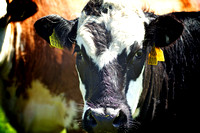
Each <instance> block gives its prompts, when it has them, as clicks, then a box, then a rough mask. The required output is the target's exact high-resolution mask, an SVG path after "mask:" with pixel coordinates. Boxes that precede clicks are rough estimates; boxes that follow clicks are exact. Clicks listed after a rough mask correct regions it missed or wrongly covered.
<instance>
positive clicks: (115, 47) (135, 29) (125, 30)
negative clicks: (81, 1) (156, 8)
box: [76, 0, 148, 69]
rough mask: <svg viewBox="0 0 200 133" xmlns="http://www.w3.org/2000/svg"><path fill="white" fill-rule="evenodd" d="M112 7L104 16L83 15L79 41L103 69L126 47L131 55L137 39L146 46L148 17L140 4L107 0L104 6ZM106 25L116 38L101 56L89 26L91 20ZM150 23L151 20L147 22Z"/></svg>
mask: <svg viewBox="0 0 200 133" xmlns="http://www.w3.org/2000/svg"><path fill="white" fill-rule="evenodd" d="M108 5H109V6H111V7H112V9H109V8H108V12H107V13H103V12H102V13H101V16H87V15H86V14H85V12H83V13H82V15H81V16H80V18H79V25H78V32H77V39H76V40H77V43H78V45H79V46H80V47H81V46H82V45H83V46H84V48H85V50H86V53H87V55H88V56H89V57H91V58H92V60H93V62H94V63H96V65H97V66H98V67H99V69H102V68H103V67H104V66H105V65H106V64H108V63H109V62H111V61H112V60H114V59H116V58H117V56H118V55H120V54H121V52H122V51H123V50H124V49H126V51H127V54H128V53H129V52H130V46H131V45H133V43H134V42H135V41H137V42H138V43H139V45H142V41H143V40H144V34H145V28H144V22H147V19H146V18H145V16H144V13H143V12H142V10H141V9H139V7H138V4H136V5H135V3H134V2H132V1H130V0H127V1H126V0H125V1H117V0H104V2H103V5H102V8H107V7H108ZM93 22H95V23H98V24H102V23H103V24H105V28H106V29H107V30H108V31H110V33H111V38H112V41H111V42H110V46H109V48H107V49H106V50H105V51H104V52H103V53H102V54H101V55H99V56H97V55H96V51H97V48H96V46H95V44H94V41H93V38H94V37H93V35H92V34H91V33H90V32H89V30H88V28H87V27H86V26H85V25H87V24H88V23H93ZM147 23H148V22H147Z"/></svg>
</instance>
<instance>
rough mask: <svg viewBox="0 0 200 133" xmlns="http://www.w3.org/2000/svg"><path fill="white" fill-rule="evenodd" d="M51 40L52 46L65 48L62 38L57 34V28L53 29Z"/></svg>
mask: <svg viewBox="0 0 200 133" xmlns="http://www.w3.org/2000/svg"><path fill="white" fill-rule="evenodd" d="M49 40H50V44H51V45H50V47H55V48H59V49H63V46H62V45H61V43H60V40H59V39H58V37H57V36H56V33H55V30H53V33H52V35H51V36H49Z"/></svg>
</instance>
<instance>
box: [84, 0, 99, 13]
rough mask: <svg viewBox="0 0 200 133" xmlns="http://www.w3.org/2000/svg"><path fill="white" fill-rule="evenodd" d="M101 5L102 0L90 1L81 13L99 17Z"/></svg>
mask: <svg viewBox="0 0 200 133" xmlns="http://www.w3.org/2000/svg"><path fill="white" fill-rule="evenodd" d="M102 3H103V0H90V1H89V2H88V3H87V5H86V6H85V7H84V9H83V11H84V12H85V13H86V15H93V16H100V15H101V5H102Z"/></svg>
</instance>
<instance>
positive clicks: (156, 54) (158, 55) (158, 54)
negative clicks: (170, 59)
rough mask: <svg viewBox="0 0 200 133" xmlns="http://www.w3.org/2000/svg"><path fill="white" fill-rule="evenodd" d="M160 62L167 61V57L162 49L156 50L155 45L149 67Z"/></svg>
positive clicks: (149, 58) (149, 59) (150, 55)
mask: <svg viewBox="0 0 200 133" xmlns="http://www.w3.org/2000/svg"><path fill="white" fill-rule="evenodd" d="M158 61H165V57H164V53H163V51H162V49H160V48H156V47H155V45H154V46H153V47H152V50H151V52H150V53H149V57H148V65H158Z"/></svg>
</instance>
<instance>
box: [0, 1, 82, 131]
mask: <svg viewBox="0 0 200 133" xmlns="http://www.w3.org/2000/svg"><path fill="white" fill-rule="evenodd" d="M69 4H70V3H69V1H60V0H52V1H51V2H49V1H41V0H34V1H33V0H12V1H9V0H7V1H6V0H1V3H0V9H1V11H0V12H1V14H0V15H1V16H0V46H1V47H0V50H1V53H0V102H1V103H0V105H1V106H2V108H3V110H4V111H5V114H6V116H7V118H8V119H9V122H10V124H11V125H12V126H13V127H14V128H15V129H16V130H17V132H19V133H27V132H28V133H45V132H46V133H59V132H60V131H62V130H63V129H65V128H67V132H68V133H69V132H73V133H74V132H82V130H81V129H80V127H79V121H80V120H79V119H81V114H82V113H81V111H80V110H79V108H80V107H82V97H81V93H80V91H79V83H78V76H77V72H76V70H75V67H74V64H75V57H74V56H71V55H72V52H73V51H69V50H67V49H63V50H62V49H56V48H51V47H49V44H47V43H46V42H45V41H44V40H43V39H41V38H40V37H39V36H38V35H37V34H36V33H35V31H34V27H33V24H34V22H35V21H36V20H37V19H39V18H40V17H42V16H44V15H48V14H52V13H57V14H60V15H63V16H65V17H66V18H71V17H72V16H73V14H72V12H74V11H76V10H75V9H73V10H67V11H66V6H67V5H68V6H70V5H69ZM63 5H64V6H63ZM50 7H51V8H50ZM41 44H43V45H41ZM64 60H69V61H68V62H63V61H64ZM79 114H80V115H79ZM79 116H80V118H79Z"/></svg>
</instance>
